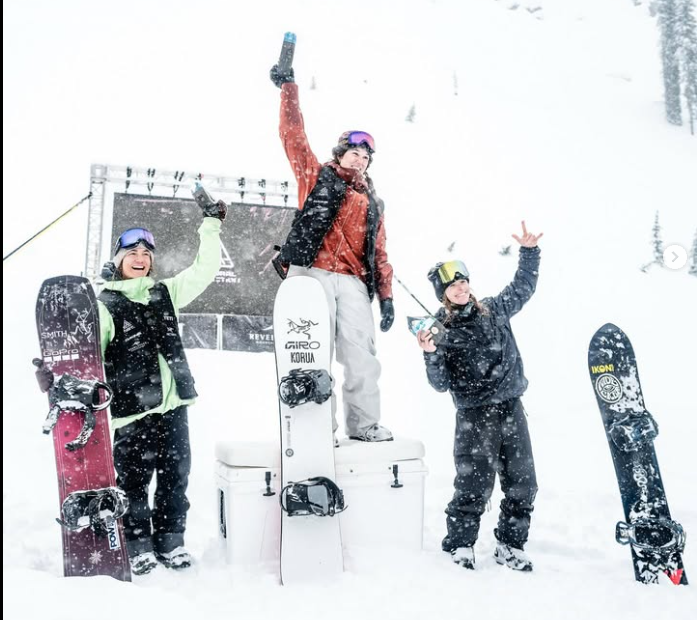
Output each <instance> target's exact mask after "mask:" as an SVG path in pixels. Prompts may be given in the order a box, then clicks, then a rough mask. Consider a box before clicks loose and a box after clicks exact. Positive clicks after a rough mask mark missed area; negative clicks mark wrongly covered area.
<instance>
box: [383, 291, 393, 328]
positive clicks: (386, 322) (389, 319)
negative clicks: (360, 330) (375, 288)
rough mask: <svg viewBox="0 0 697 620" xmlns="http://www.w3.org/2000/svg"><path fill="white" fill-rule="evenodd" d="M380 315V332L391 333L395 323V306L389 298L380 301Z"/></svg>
mask: <svg viewBox="0 0 697 620" xmlns="http://www.w3.org/2000/svg"><path fill="white" fill-rule="evenodd" d="M380 315H381V316H382V321H380V330H381V331H383V332H386V331H389V329H390V327H392V323H394V304H393V303H392V300H391V299H390V298H389V297H388V298H387V299H381V300H380Z"/></svg>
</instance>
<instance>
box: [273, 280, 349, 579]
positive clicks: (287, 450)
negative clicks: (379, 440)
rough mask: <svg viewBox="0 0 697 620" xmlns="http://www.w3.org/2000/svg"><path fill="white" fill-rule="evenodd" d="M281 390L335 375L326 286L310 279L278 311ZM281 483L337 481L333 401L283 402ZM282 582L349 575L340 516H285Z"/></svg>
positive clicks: (281, 298)
mask: <svg viewBox="0 0 697 620" xmlns="http://www.w3.org/2000/svg"><path fill="white" fill-rule="evenodd" d="M273 327H274V344H275V349H276V373H277V379H278V380H277V386H278V383H280V381H281V379H282V378H283V377H286V376H287V375H288V374H289V372H290V371H291V370H293V369H297V368H301V369H303V370H312V369H324V370H326V371H327V372H330V363H331V356H330V335H329V310H328V308H327V300H326V298H325V294H324V289H323V288H322V285H321V284H320V283H319V282H318V281H317V280H314V279H313V278H310V277H307V276H291V277H289V278H287V279H286V280H284V281H283V283H282V284H281V286H280V288H279V289H278V293H277V294H276V301H275V304H274V310H273ZM278 402H279V414H280V423H281V424H280V427H281V483H282V485H281V486H282V488H283V487H285V486H286V485H287V484H289V483H290V482H299V481H302V480H307V479H308V478H312V477H315V476H324V477H326V478H329V479H331V480H333V481H336V473H335V469H334V439H333V432H332V415H331V399H329V400H326V401H325V402H324V403H322V404H316V403H314V402H308V403H304V404H302V405H298V406H295V407H293V408H290V407H289V406H288V405H286V404H285V403H283V402H282V401H281V399H280V398H279V401H278ZM280 555H281V582H282V583H283V584H284V585H286V584H293V583H310V582H315V581H319V580H326V579H331V578H332V577H334V576H336V575H338V574H340V573H342V572H343V564H344V560H343V552H342V545H341V530H340V527H339V517H338V516H332V517H330V516H326V517H319V516H315V515H310V516H298V515H295V516H288V514H287V513H286V512H285V511H283V512H282V513H281V554H280Z"/></svg>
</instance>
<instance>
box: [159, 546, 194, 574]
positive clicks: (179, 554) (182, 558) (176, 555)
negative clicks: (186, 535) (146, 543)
mask: <svg viewBox="0 0 697 620" xmlns="http://www.w3.org/2000/svg"><path fill="white" fill-rule="evenodd" d="M157 559H158V560H160V562H162V564H163V565H164V566H166V567H167V568H173V569H175V570H181V569H182V568H189V566H191V564H192V562H193V558H192V557H191V554H190V553H189V552H188V551H187V550H186V548H184V547H176V548H175V549H172V551H169V552H167V553H158V554H157Z"/></svg>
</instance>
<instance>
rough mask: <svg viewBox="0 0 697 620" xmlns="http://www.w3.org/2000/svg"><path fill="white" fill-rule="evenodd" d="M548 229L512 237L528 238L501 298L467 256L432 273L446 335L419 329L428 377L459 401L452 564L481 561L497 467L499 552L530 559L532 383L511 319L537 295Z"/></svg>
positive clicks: (519, 563) (448, 540)
mask: <svg viewBox="0 0 697 620" xmlns="http://www.w3.org/2000/svg"><path fill="white" fill-rule="evenodd" d="M541 236H542V235H541V234H540V235H533V234H531V233H528V232H527V230H526V228H525V222H523V235H522V237H518V236H517V235H513V237H514V238H515V239H516V240H517V241H518V242H519V243H520V244H521V248H520V259H519V264H518V270H517V271H516V274H515V277H514V278H513V282H511V284H509V285H508V286H507V287H506V288H505V289H504V290H503V291H502V292H501V293H499V294H498V295H497V296H496V297H491V298H485V299H483V300H482V301H481V302H480V301H478V300H477V299H476V298H475V297H474V295H472V292H471V290H470V285H469V272H468V271H467V268H466V267H465V264H464V263H463V262H462V261H460V260H452V261H449V262H446V263H438V264H437V265H436V266H435V267H434V268H433V269H431V270H430V271H429V274H428V278H429V280H430V281H431V283H432V284H433V286H434V288H435V292H436V296H437V297H438V300H439V301H441V302H442V303H443V307H442V308H441V309H440V310H439V311H438V312H437V313H436V318H437V319H438V320H439V321H440V322H441V323H442V324H443V325H444V326H445V328H446V333H445V337H444V338H443V340H442V341H441V342H439V343H438V345H436V344H435V343H434V339H433V334H432V333H431V331H430V330H423V331H420V332H419V333H418V334H417V339H418V342H419V346H420V347H421V348H422V349H423V351H424V360H425V362H426V373H427V376H428V380H429V383H430V384H431V385H432V386H433V387H434V388H435V389H436V390H438V391H439V392H445V391H448V390H449V391H450V394H451V396H452V398H453V401H454V403H455V407H456V408H457V420H456V431H455V449H454V457H455V468H456V476H455V493H454V495H453V498H452V500H451V501H450V503H449V504H448V507H447V509H446V511H445V512H446V514H447V515H448V516H447V520H446V522H447V528H448V534H447V536H446V537H445V538H444V540H443V543H442V548H443V550H444V551H447V552H450V553H451V555H452V557H453V561H454V562H456V563H458V564H460V565H461V566H464V567H465V568H471V569H472V568H474V543H475V541H476V540H477V535H478V533H479V523H480V519H481V515H482V514H483V513H484V510H485V508H486V504H487V502H488V501H489V499H490V497H491V494H492V491H493V487H494V480H495V475H496V473H497V472H498V474H499V478H500V482H501V489H502V490H503V493H504V499H503V500H502V502H501V512H500V515H499V522H498V527H497V528H496V529H495V530H494V534H495V536H496V540H497V546H496V551H495V553H494V557H495V558H496V561H497V562H498V563H499V564H505V565H506V566H509V567H510V568H513V569H516V570H523V571H531V570H532V562H530V560H529V559H528V557H527V556H526V554H525V553H524V552H523V547H524V545H525V543H526V542H527V539H528V530H529V528H530V514H531V513H532V510H533V503H534V500H535V495H536V493H537V480H536V476H535V465H534V461H533V456H532V447H531V444H530V435H529V433H528V425H527V421H526V414H525V410H524V409H523V405H522V403H521V401H520V397H521V396H522V395H523V393H524V392H525V389H526V388H527V386H528V381H527V379H526V378H525V375H524V373H523V362H522V360H521V357H520V353H519V351H518V347H517V345H516V342H515V338H514V337H513V332H512V330H511V324H510V319H511V317H512V316H513V315H515V314H516V313H518V312H519V311H520V310H521V308H522V307H523V305H524V304H525V303H526V302H527V301H528V300H529V299H530V297H532V294H533V293H534V292H535V287H536V285H537V277H538V267H539V264H540V249H539V248H538V247H537V241H538V239H539V238H540V237H541Z"/></svg>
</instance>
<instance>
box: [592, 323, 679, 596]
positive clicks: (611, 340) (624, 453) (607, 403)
mask: <svg viewBox="0 0 697 620" xmlns="http://www.w3.org/2000/svg"><path fill="white" fill-rule="evenodd" d="M588 367H589V372H590V378H591V381H592V383H593V388H594V390H595V396H596V398H597V400H598V407H599V408H600V414H601V416H602V418H603V424H604V425H605V434H606V436H607V440H608V444H609V445H610V453H611V454H612V460H613V463H614V464H615V473H616V474H617V482H618V483H619V487H620V496H621V498H622V506H623V507H624V516H625V519H626V521H625V522H622V521H620V522H619V523H618V524H617V528H616V532H615V536H616V539H617V542H619V543H621V544H628V545H630V548H631V551H632V562H633V563H634V576H635V578H636V580H637V581H640V582H642V583H658V581H659V575H662V574H665V575H667V576H668V578H669V579H670V581H671V582H672V583H674V584H676V585H679V584H682V585H687V575H686V573H685V570H684V569H683V562H682V550H683V548H684V545H685V534H684V532H683V529H682V527H681V526H680V524H678V523H676V522H675V521H673V520H672V519H671V517H670V510H669V509H668V501H667V500H666V494H665V490H664V488H663V480H662V479H661V472H660V470H659V468H658V461H657V459H656V451H655V449H654V444H653V439H654V438H655V437H656V435H657V434H658V426H657V425H656V423H655V421H654V420H653V417H652V416H651V414H650V413H649V412H648V411H646V408H645V406H644V398H643V396H642V393H641V384H640V383H639V374H638V371H637V364H636V357H635V355H634V349H633V348H632V343H631V342H630V341H629V338H627V335H626V334H625V333H624V332H623V331H622V330H621V329H620V328H619V327H617V326H616V325H613V324H612V323H607V324H606V325H603V326H602V327H601V328H600V329H599V330H598V331H597V332H596V333H595V335H594V336H593V338H592V339H591V342H590V346H589V349H588Z"/></svg>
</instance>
